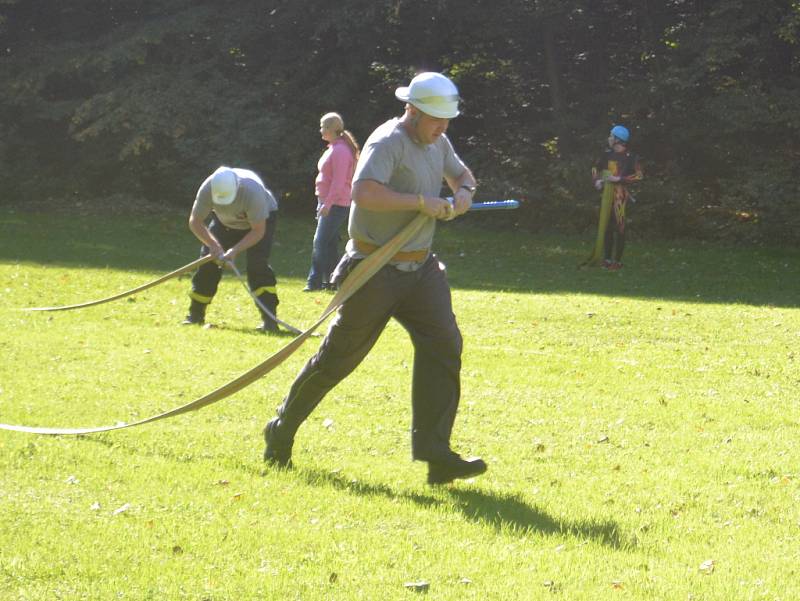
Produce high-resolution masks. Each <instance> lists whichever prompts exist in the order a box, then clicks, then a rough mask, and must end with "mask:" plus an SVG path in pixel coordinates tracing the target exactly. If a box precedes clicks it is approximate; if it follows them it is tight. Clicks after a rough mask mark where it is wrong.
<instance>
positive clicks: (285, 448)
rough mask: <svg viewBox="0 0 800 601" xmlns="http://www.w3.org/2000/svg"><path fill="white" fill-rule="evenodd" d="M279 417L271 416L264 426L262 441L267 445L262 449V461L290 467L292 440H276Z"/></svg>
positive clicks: (281, 466)
mask: <svg viewBox="0 0 800 601" xmlns="http://www.w3.org/2000/svg"><path fill="white" fill-rule="evenodd" d="M280 421H281V420H280V418H279V417H273V418H272V419H271V420H269V421H268V422H267V425H266V426H264V441H265V442H266V443H267V447H266V448H265V449H264V461H266V462H267V463H270V464H272V465H274V466H276V467H279V468H290V467H292V444H293V443H294V440H290V441H289V442H288V443H287V442H284V441H282V440H278V433H277V431H276V428H277V427H278V424H279V423H280Z"/></svg>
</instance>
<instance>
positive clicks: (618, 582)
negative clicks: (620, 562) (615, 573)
mask: <svg viewBox="0 0 800 601" xmlns="http://www.w3.org/2000/svg"><path fill="white" fill-rule="evenodd" d="M611 588H613V589H616V590H620V589H623V588H625V585H624V584H622V581H621V580H612V581H611Z"/></svg>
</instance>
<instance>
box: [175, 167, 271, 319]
mask: <svg viewBox="0 0 800 601" xmlns="http://www.w3.org/2000/svg"><path fill="white" fill-rule="evenodd" d="M212 214H213V216H212V218H211V222H210V224H209V225H206V219H208V217H209V215H212ZM277 217H278V202H277V201H276V200H275V197H274V196H273V194H272V192H270V190H269V189H268V188H267V187H266V186H264V182H262V181H261V178H260V177H259V176H258V175H256V174H255V173H254V172H252V171H250V170H249V169H239V168H235V167H234V168H231V167H220V168H219V169H217V170H216V171H214V173H212V174H211V175H210V176H208V178H206V180H205V181H204V182H203V183H202V185H201V186H200V189H199V190H198V191H197V197H196V198H195V201H194V206H192V212H191V214H190V215H189V229H190V230H191V231H192V233H193V234H194V235H195V236H196V237H197V239H198V240H200V242H202V243H203V246H202V248H201V249H200V256H201V257H203V256H205V255H207V254H209V253H211V254H212V255H213V256H214V257H215V258H216V259H217V260H218V261H219V262H222V263H224V262H225V261H233V260H234V259H235V258H236V256H237V255H238V254H239V253H241V252H242V251H246V252H247V282H248V284H249V285H250V290H252V292H253V294H254V295H255V296H256V297H257V298H258V300H259V301H261V303H262V304H263V305H264V307H265V308H266V309H267V310H268V311H269V312H270V313H272V315H275V314H276V310H277V307H278V294H277V291H276V280H275V273H274V272H273V271H272V267H270V265H269V254H270V251H271V250H272V239H273V237H274V235H275V222H276V220H277ZM221 278H222V266H221V265H220V264H219V263H216V262H209V263H204V264H203V265H201V266H200V267H199V268H198V270H197V272H196V273H195V274H194V277H193V278H192V291H191V292H190V293H189V297H190V298H191V299H192V302H191V305H190V306H189V315H188V316H187V317H186V319H185V320H184V321H183V323H184V324H187V325H189V324H202V323H204V322H205V319H206V309H207V308H208V305H209V304H211V301H212V300H213V299H214V295H215V294H216V293H217V287H218V286H219V281H220V279H221ZM259 312H260V313H261V318H262V323H261V326H259V328H258V329H259V330H260V331H262V332H277V331H278V324H277V323H275V320H274V319H273V318H272V317H271V316H270V315H269V314H267V313H265V312H264V311H263V310H262V309H261V308H260V307H259Z"/></svg>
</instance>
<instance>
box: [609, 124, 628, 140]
mask: <svg viewBox="0 0 800 601" xmlns="http://www.w3.org/2000/svg"><path fill="white" fill-rule="evenodd" d="M611 135H612V136H614V137H615V138H617V139H619V140H622V141H623V142H627V141H628V139H629V138H630V137H631V133H630V132H629V131H628V128H627V127H625V126H624V125H615V126H614V127H612V128H611Z"/></svg>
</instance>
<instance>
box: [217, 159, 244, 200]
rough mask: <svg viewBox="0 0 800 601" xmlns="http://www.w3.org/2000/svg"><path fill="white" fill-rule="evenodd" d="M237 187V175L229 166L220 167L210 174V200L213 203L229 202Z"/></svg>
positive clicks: (234, 195) (233, 196)
mask: <svg viewBox="0 0 800 601" xmlns="http://www.w3.org/2000/svg"><path fill="white" fill-rule="evenodd" d="M238 189H239V177H238V176H237V175H236V172H235V171H234V170H233V169H231V168H230V167H220V168H218V169H217V170H216V171H215V172H214V173H212V174H211V200H212V201H213V202H214V204H218V205H229V204H231V203H232V202H233V199H234V198H236V192H237V191H238Z"/></svg>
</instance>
